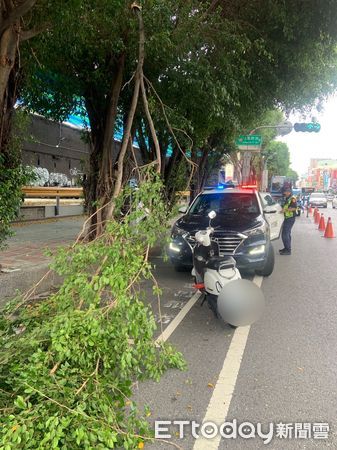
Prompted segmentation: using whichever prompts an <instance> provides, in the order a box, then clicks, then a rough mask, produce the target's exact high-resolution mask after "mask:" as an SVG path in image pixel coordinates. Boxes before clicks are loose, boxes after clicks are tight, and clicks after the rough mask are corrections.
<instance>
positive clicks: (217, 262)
mask: <svg viewBox="0 0 337 450" xmlns="http://www.w3.org/2000/svg"><path fill="white" fill-rule="evenodd" d="M206 267H207V268H208V269H211V270H219V269H220V267H221V269H234V267H236V261H235V259H234V258H233V257H232V256H214V257H213V258H210V259H209V260H208V261H207V263H206Z"/></svg>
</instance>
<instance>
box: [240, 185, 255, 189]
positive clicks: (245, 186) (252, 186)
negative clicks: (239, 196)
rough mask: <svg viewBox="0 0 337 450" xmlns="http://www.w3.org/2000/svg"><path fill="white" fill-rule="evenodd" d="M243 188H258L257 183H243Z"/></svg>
mask: <svg viewBox="0 0 337 450" xmlns="http://www.w3.org/2000/svg"><path fill="white" fill-rule="evenodd" d="M241 188H242V189H257V185H256V184H243V185H242V186H241Z"/></svg>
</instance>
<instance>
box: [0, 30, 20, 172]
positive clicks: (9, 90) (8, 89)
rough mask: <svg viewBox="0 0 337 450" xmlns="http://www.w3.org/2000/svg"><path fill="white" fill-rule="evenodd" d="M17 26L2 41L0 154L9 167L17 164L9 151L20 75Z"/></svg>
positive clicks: (0, 62)
mask: <svg viewBox="0 0 337 450" xmlns="http://www.w3.org/2000/svg"><path fill="white" fill-rule="evenodd" d="M16 25H17V24H16ZM16 25H15V26H14V25H13V26H11V27H9V28H7V29H6V30H5V31H4V32H3V34H2V36H1V39H0V153H1V154H2V155H3V156H4V157H5V161H6V165H9V166H12V165H13V164H16V163H17V160H16V158H15V156H14V155H11V154H10V149H9V143H10V137H11V128H12V116H13V112H14V105H15V102H16V93H17V80H18V73H19V68H18V64H16V52H17V47H18V39H19V38H18V33H17V32H16ZM13 159H15V162H14V160H13Z"/></svg>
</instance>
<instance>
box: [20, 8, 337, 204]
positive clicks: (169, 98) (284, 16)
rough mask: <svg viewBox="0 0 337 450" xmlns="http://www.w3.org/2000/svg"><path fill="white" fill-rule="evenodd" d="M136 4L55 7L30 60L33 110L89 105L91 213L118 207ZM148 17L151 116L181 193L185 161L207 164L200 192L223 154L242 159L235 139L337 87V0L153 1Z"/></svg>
mask: <svg viewBox="0 0 337 450" xmlns="http://www.w3.org/2000/svg"><path fill="white" fill-rule="evenodd" d="M130 5H131V2H129V1H122V0H114V1H108V0H103V1H102V0H101V1H94V2H92V1H90V2H89V1H88V0H69V1H68V2H67V4H66V5H65V4H64V2H59V1H55V2H54V5H53V9H52V11H51V12H50V13H49V15H48V20H49V22H50V26H49V27H48V31H47V32H45V33H43V34H41V35H39V36H37V37H36V38H34V40H33V41H30V43H29V46H27V47H26V48H25V49H24V52H23V54H22V61H23V62H24V64H25V66H24V67H25V73H26V76H25V79H24V85H23V88H22V91H21V93H22V99H23V101H24V104H25V105H26V106H27V107H28V108H30V109H31V110H33V111H36V112H39V113H41V114H43V115H45V116H47V117H50V118H54V119H57V120H62V119H64V118H65V117H66V116H67V115H68V114H69V113H70V112H71V111H74V110H75V109H76V108H79V107H81V108H83V111H84V113H85V114H86V115H87V116H88V118H89V123H90V130H89V131H90V133H89V137H90V142H91V156H90V167H89V169H88V173H89V176H88V186H87V200H88V203H89V206H90V212H91V213H93V212H95V210H96V209H97V207H98V206H99V203H100V202H101V204H102V203H104V202H107V201H108V200H109V198H111V195H112V190H113V185H114V179H116V169H118V168H117V167H116V165H114V161H115V160H116V158H117V157H118V152H119V150H118V148H115V149H114V150H112V149H113V141H112V136H113V132H114V130H115V129H116V128H117V127H121V126H123V125H125V123H126V120H127V117H128V114H129V109H130V103H131V98H132V93H133V86H134V84H133V83H134V78H133V76H134V72H135V69H136V65H137V58H138V38H139V36H138V24H137V21H136V20H135V17H134V14H133V13H132V11H131V9H130ZM142 14H143V19H144V27H145V61H144V74H145V76H146V79H147V82H146V90H147V95H148V97H149V108H150V111H151V112H152V113H153V117H154V125H155V127H156V130H157V136H158V139H159V143H160V147H161V152H162V157H163V159H165V156H166V154H167V150H168V148H170V149H171V154H172V156H171V158H170V159H169V160H167V163H166V164H164V165H163V167H162V175H163V177H164V179H165V182H166V184H167V185H170V186H173V187H174V186H175V184H176V183H175V182H174V179H171V178H172V177H173V178H174V177H175V175H176V173H177V172H179V173H181V171H180V169H179V167H180V165H183V166H184V167H185V168H184V169H182V171H183V172H184V171H185V175H187V177H186V176H184V178H185V180H187V179H188V178H189V174H190V173H191V166H190V165H188V164H187V159H186V155H187V156H188V155H190V156H191V159H192V160H193V161H194V163H196V164H197V167H199V173H198V170H197V172H196V174H195V184H199V185H200V183H201V181H200V179H201V178H202V174H203V172H204V171H205V170H206V166H207V164H209V163H210V161H213V160H216V159H217V158H214V155H215V154H218V155H219V156H220V155H221V154H223V152H224V150H225V149H227V151H235V149H234V147H233V141H234V137H235V135H237V134H238V133H239V132H242V131H244V130H247V129H251V128H253V127H254V126H256V124H259V123H260V122H259V121H260V120H261V118H262V117H263V115H264V114H265V112H266V111H267V110H270V109H272V108H275V107H277V108H280V109H283V110H284V111H289V110H290V109H292V108H297V109H298V108H305V107H308V106H310V105H312V104H314V103H315V102H316V101H317V99H320V98H322V97H324V96H326V95H327V94H329V93H330V92H332V91H333V90H334V89H335V87H336V81H337V80H336V67H335V66H336V65H335V61H336V39H337V29H336V27H335V23H336V19H337V4H336V2H334V1H332V0H330V1H327V2H324V5H322V4H321V3H318V2H316V1H314V0H308V1H306V2H303V1H301V0H289V1H287V2H284V1H278V0H268V1H265V0H253V1H250V2H246V1H243V0H234V1H231V2H228V1H225V0H222V1H221V0H218V1H216V0H213V1H212V2H205V1H196V0H187V1H178V2H177V1H173V0H165V1H164V0H152V1H147V2H143V3H142ZM75 17H76V18H78V21H76V20H74V18H75ZM144 113H145V111H144V109H143V107H142V106H141V105H138V109H137V112H136V116H135V121H134V124H133V127H132V137H137V138H138V140H139V144H140V150H141V154H142V157H143V161H144V163H148V162H151V160H153V158H154V154H155V151H154V142H153V139H152V136H151V133H150V129H149V125H148V124H147V123H146V121H145V120H144V116H145V114H144ZM172 132H174V133H175V137H174V136H173V135H172ZM178 143H180V144H178ZM113 152H114V155H112V153H113ZM215 152H217V153H215ZM111 155H112V156H111ZM210 155H212V158H210V157H209V156H210ZM103 161H104V164H103V163H102V162H103ZM200 171H201V174H200ZM200 176H201V177H200Z"/></svg>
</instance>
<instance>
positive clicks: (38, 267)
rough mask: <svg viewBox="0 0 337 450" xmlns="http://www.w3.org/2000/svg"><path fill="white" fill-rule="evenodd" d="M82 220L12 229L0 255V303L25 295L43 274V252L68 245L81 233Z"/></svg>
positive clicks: (45, 267) (52, 280)
mask: <svg viewBox="0 0 337 450" xmlns="http://www.w3.org/2000/svg"><path fill="white" fill-rule="evenodd" d="M84 220H85V219H84V217H74V218H64V219H57V220H54V219H52V220H48V221H43V222H32V223H29V224H17V225H14V226H13V231H14V232H15V235H14V236H13V237H11V238H10V239H9V240H8V241H7V244H8V246H7V247H6V248H5V250H3V251H0V265H1V270H0V303H3V302H4V300H5V299H7V298H9V297H12V296H13V295H15V292H16V290H19V291H25V290H27V289H29V288H30V287H31V286H32V285H33V284H34V283H36V282H37V281H39V280H40V279H41V277H42V276H43V275H44V274H45V273H46V272H47V270H48V265H49V262H50V258H49V257H48V256H46V255H45V254H44V251H45V249H47V248H49V249H55V248H57V247H59V246H62V245H67V244H70V243H71V242H73V241H74V239H75V238H76V237H77V235H78V234H79V232H80V231H81V229H82V225H83V223H84ZM57 281H58V280H57V278H56V276H55V275H52V276H51V277H50V279H49V280H46V283H44V284H42V285H41V286H40V289H39V290H38V291H39V292H41V290H43V289H48V288H49V287H50V286H51V285H53V284H54V283H57Z"/></svg>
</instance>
